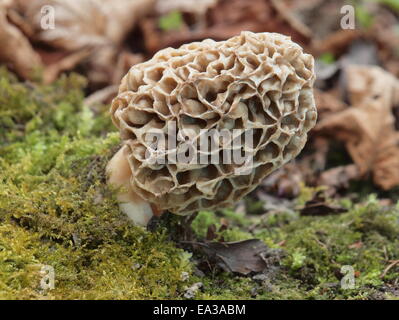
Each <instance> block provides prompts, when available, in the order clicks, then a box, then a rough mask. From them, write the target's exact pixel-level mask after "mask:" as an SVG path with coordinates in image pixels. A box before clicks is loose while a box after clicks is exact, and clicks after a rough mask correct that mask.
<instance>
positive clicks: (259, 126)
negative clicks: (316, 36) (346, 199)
mask: <svg viewBox="0 0 399 320" xmlns="http://www.w3.org/2000/svg"><path fill="white" fill-rule="evenodd" d="M314 80H315V75H314V59H313V57H312V56H311V55H309V54H305V53H303V50H302V48H301V47H300V46H299V45H298V44H296V43H294V42H292V41H291V40H290V38H289V37H286V36H283V35H280V34H276V33H258V34H256V33H251V32H242V33H241V35H239V36H236V37H234V38H231V39H229V40H227V41H222V42H215V41H213V40H209V39H208V40H204V41H202V42H196V43H191V44H186V45H183V46H182V47H180V48H179V49H172V48H167V49H164V50H161V51H160V52H158V53H157V54H156V55H155V56H154V57H153V58H152V59H151V60H149V61H147V62H145V63H141V64H138V65H136V66H134V67H132V68H131V70H130V71H129V73H128V74H127V75H126V76H125V77H124V78H123V80H122V84H121V86H120V89H119V94H118V96H117V97H116V98H115V99H114V101H113V103H112V107H111V114H112V119H113V122H114V124H115V125H116V126H117V127H118V128H119V130H120V134H121V138H122V140H123V143H124V145H123V148H122V149H121V150H120V151H119V152H118V153H117V154H116V155H115V157H114V158H113V159H112V160H111V162H110V164H109V165H108V168H107V171H108V174H109V177H110V178H109V182H110V183H111V184H113V185H116V186H124V191H121V194H120V195H119V200H120V201H121V202H122V203H123V204H122V205H121V206H122V210H123V211H125V212H126V213H127V214H128V215H129V216H130V217H131V218H132V219H133V220H134V221H135V222H136V223H137V224H141V225H146V224H147V223H148V221H149V219H150V218H151V216H152V215H153V214H154V213H155V214H156V213H159V212H163V211H166V210H167V211H170V212H172V213H175V214H180V215H186V214H190V213H193V212H196V211H199V210H213V209H217V208H221V207H226V206H231V205H232V204H233V203H235V202H236V201H238V200H240V199H241V198H242V197H243V196H245V195H246V194H248V193H249V192H251V191H252V190H253V189H255V188H256V187H257V186H258V184H259V183H260V182H261V181H262V180H263V179H264V178H265V177H266V176H267V175H268V174H270V173H271V172H272V171H274V170H276V169H277V168H279V167H281V166H282V165H283V164H285V163H286V162H288V161H290V160H291V159H293V158H295V157H296V156H297V155H298V153H299V152H300V151H301V150H302V148H303V147H304V145H305V142H306V139H307V132H308V131H309V130H310V129H311V128H312V127H313V126H314V125H315V123H316V118H317V110H316V106H315V102H314V98H313V83H314ZM170 127H172V128H175V131H176V140H177V141H176V142H175V143H173V142H172V143H170V141H169V140H173V139H174V138H173V137H172V136H171V133H170V131H169V130H170ZM212 130H219V131H220V132H222V131H223V130H225V131H226V130H228V131H231V132H239V134H236V135H234V133H233V134H232V135H231V136H230V142H231V141H232V140H237V138H239V140H240V141H242V139H243V138H244V133H245V134H246V133H248V132H251V134H252V143H251V146H250V147H248V145H247V144H246V143H244V144H242V145H241V146H239V147H238V149H237V148H236V149H235V147H236V144H234V143H233V145H232V143H227V142H229V140H228V139H227V140H226V139H220V135H219V136H218V137H217V138H216V139H213V141H212V142H213V144H212V146H213V148H211V149H212V150H209V149H206V148H205V151H204V150H203V149H202V148H201V149H200V145H201V142H202V143H203V142H204V141H207V138H208V137H206V139H205V140H202V139H203V137H204V135H206V134H207V133H209V132H210V131H212ZM154 131H155V132H158V133H163V134H164V136H165V137H166V139H165V140H162V143H158V142H159V141H158V142H157V143H154V136H152V135H151V136H152V140H151V139H148V133H149V132H154ZM223 137H224V136H223ZM211 140H212V137H211ZM187 146H189V147H187ZM190 147H191V149H193V150H194V151H198V153H199V154H200V156H201V157H202V159H204V157H205V158H206V159H208V160H209V159H210V158H211V157H212V156H220V157H219V161H208V162H206V161H205V162H203V161H192V160H193V158H191V160H190V161H188V162H187V161H183V162H181V161H171V160H170V159H171V158H172V159H176V155H177V156H178V155H182V154H187V153H188V150H189V149H190ZM199 150H200V151H199ZM237 150H239V153H240V154H241V153H243V152H244V153H245V152H248V154H249V155H250V156H249V157H247V158H246V160H248V159H250V160H251V161H249V162H248V161H245V163H244V164H243V163H235V162H234V161H231V156H230V157H227V158H228V159H227V160H226V159H225V158H223V159H220V158H221V157H222V155H225V152H226V151H232V152H234V151H237ZM191 151H192V150H191ZM171 155H173V156H175V158H173V157H171ZM162 158H163V159H164V160H165V159H166V161H163V162H162V161H154V160H159V159H162ZM240 168H241V169H242V168H245V170H241V171H240V170H239V169H240Z"/></svg>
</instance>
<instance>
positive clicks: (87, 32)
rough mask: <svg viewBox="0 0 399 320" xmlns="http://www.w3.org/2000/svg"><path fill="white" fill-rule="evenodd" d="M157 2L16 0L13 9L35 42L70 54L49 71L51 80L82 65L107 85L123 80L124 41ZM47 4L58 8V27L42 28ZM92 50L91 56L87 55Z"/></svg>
mask: <svg viewBox="0 0 399 320" xmlns="http://www.w3.org/2000/svg"><path fill="white" fill-rule="evenodd" d="M154 3H155V0H134V1H132V0H112V1H111V0H72V1H61V0H37V1H24V0H15V1H14V2H13V6H12V8H11V9H10V10H12V16H13V21H16V22H17V21H21V20H23V21H24V23H23V25H24V27H23V29H24V30H28V29H30V31H29V32H27V34H28V36H29V37H30V40H31V41H33V42H35V43H38V44H45V45H46V46H50V47H51V48H54V49H56V50H60V51H64V52H67V53H68V56H69V55H70V56H69V57H68V58H66V59H67V60H62V61H57V64H55V65H54V66H52V67H51V70H50V71H47V74H46V78H47V80H48V79H50V80H53V79H54V78H55V77H56V76H57V75H58V73H59V72H61V71H64V70H65V69H72V68H74V67H75V66H76V65H77V64H82V65H84V67H85V68H86V69H87V76H88V78H89V80H90V82H91V83H94V84H96V85H97V86H99V85H101V86H104V85H107V84H111V83H112V81H116V82H119V80H120V79H116V80H115V78H114V77H113V74H114V72H115V65H117V64H118V59H119V55H120V53H121V52H123V48H122V46H123V41H124V40H125V39H126V37H127V35H128V34H129V32H130V31H131V30H132V29H133V27H134V26H135V24H136V23H137V21H138V19H139V18H141V17H142V16H143V15H145V14H146V13H147V12H149V11H151V10H152V9H153V6H154ZM44 6H51V7H52V8H54V10H55V13H56V17H55V24H56V27H55V28H46V29H43V28H42V26H41V20H42V18H43V16H42V11H41V8H43V7H44ZM18 15H19V16H20V18H19V19H18ZM19 24H20V25H21V23H19ZM88 50H89V51H90V55H89V57H87V55H86V54H85V52H87V51H88ZM129 67H131V66H129ZM126 71H127V70H124V72H123V73H125V72H126Z"/></svg>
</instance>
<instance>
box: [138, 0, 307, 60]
mask: <svg viewBox="0 0 399 320" xmlns="http://www.w3.org/2000/svg"><path fill="white" fill-rule="evenodd" d="M170 1H172V0H170ZM202 1H203V2H204V3H209V5H203V6H202V5H201V3H202V2H198V1H196V3H197V2H198V6H199V8H195V7H196V6H197V4H196V5H194V6H192V7H191V8H190V9H189V8H188V6H187V5H186V6H180V10H182V11H183V12H184V13H191V14H192V15H194V16H198V13H197V11H198V10H199V9H201V10H200V11H201V12H202V13H201V14H202V15H204V13H203V12H204V11H206V19H200V20H201V21H202V22H201V23H194V24H193V23H190V21H186V22H185V25H186V27H182V28H180V31H175V30H173V31H169V32H168V31H165V30H164V31H163V30H160V29H159V28H158V19H159V17H151V18H147V19H143V20H142V21H141V23H140V25H141V28H142V30H143V32H144V38H145V43H146V48H147V50H148V51H149V52H151V53H155V52H157V51H158V50H160V49H162V48H165V47H179V46H180V45H182V44H184V43H188V42H193V41H201V40H203V39H207V38H211V39H213V40H215V41H220V40H225V39H227V38H230V37H232V36H235V35H238V34H239V33H240V32H241V31H243V30H248V31H253V32H279V33H282V34H286V35H289V36H291V37H292V38H293V40H294V41H296V42H299V43H301V44H303V45H305V46H306V45H308V44H310V42H311V32H310V30H309V29H308V28H307V27H306V26H305V25H304V24H302V23H301V22H300V21H299V20H298V19H296V17H295V16H293V15H291V14H290V13H289V12H288V11H289V10H286V8H285V6H284V5H282V4H281V3H280V2H279V1H267V0H252V1H247V0H218V1H217V2H215V4H213V3H211V2H209V1H206V0H202ZM178 2H179V3H180V1H178ZM190 2H191V0H190ZM178 8H179V6H175V9H176V10H178ZM194 20H199V19H198V18H197V19H194ZM187 25H188V27H187Z"/></svg>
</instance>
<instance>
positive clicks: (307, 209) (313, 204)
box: [300, 192, 347, 216]
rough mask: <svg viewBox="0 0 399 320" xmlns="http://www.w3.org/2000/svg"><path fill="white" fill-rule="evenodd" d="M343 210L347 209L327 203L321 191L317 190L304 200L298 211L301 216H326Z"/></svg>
mask: <svg viewBox="0 0 399 320" xmlns="http://www.w3.org/2000/svg"><path fill="white" fill-rule="evenodd" d="M345 211H347V210H346V209H344V208H342V207H338V206H336V205H332V204H329V203H327V202H326V198H325V196H324V195H323V194H322V193H321V192H318V193H316V194H315V196H314V197H313V199H312V200H309V201H307V202H306V204H305V206H304V207H303V208H302V209H301V211H300V213H301V215H302V216H326V215H331V214H340V213H343V212H345Z"/></svg>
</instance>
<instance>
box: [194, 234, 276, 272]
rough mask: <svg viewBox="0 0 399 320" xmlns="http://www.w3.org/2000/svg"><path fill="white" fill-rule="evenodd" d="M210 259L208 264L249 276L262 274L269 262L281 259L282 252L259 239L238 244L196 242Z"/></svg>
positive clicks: (195, 244)
mask: <svg viewBox="0 0 399 320" xmlns="http://www.w3.org/2000/svg"><path fill="white" fill-rule="evenodd" d="M192 244H193V245H194V246H198V247H199V248H200V249H201V251H203V252H204V253H205V255H206V256H207V258H208V263H209V264H211V265H218V266H219V267H221V268H222V269H224V270H225V271H227V272H234V273H239V274H242V275H248V274H250V273H251V272H256V273H258V272H262V271H263V270H265V269H266V268H267V267H268V261H269V260H275V259H279V256H280V255H281V252H280V250H273V249H270V248H268V247H267V246H266V245H265V243H264V242H262V241H261V240H258V239H250V240H244V241H237V242H204V243H202V242H194V243H192Z"/></svg>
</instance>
